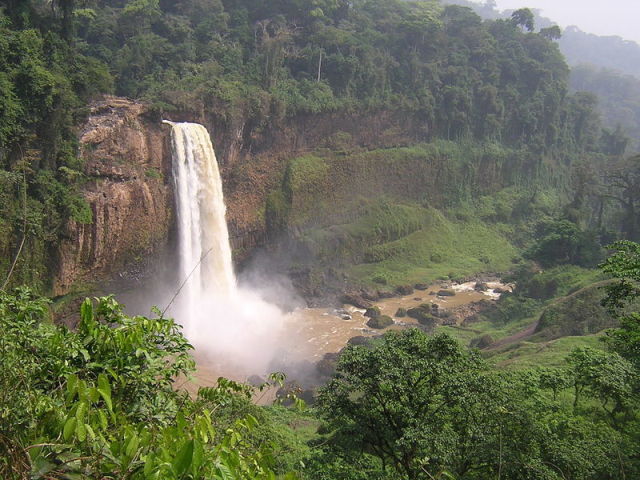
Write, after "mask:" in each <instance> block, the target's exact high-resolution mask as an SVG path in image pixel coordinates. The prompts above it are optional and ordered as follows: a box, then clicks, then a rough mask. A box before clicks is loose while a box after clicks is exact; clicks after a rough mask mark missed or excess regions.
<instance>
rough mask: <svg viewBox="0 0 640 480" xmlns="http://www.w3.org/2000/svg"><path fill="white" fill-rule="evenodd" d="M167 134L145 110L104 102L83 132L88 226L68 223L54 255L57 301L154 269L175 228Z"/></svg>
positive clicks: (133, 104) (109, 99) (116, 101)
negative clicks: (81, 286) (83, 288)
mask: <svg viewBox="0 0 640 480" xmlns="http://www.w3.org/2000/svg"><path fill="white" fill-rule="evenodd" d="M167 133H168V130H167V129H165V128H163V127H162V126H161V123H160V122H159V119H157V118H153V116H152V115H151V114H150V112H149V110H148V108H147V107H146V106H144V105H142V104H140V103H136V102H132V101H129V100H125V99H121V98H116V97H107V98H105V99H104V100H103V101H101V102H98V103H96V104H94V105H93V106H92V108H91V115H90V117H89V119H88V120H87V122H86V124H85V125H84V127H83V128H82V130H81V133H80V153H81V155H82V157H83V158H84V160H85V166H84V173H85V175H86V176H87V178H88V182H87V184H86V187H85V190H84V198H85V200H86V201H87V202H88V203H89V205H90V207H91V210H92V213H93V222H92V223H91V224H79V223H77V222H75V221H72V220H71V221H69V223H68V225H67V229H66V238H65V239H64V240H63V241H62V243H61V245H60V248H59V252H58V272H57V275H56V277H55V279H54V285H53V290H54V292H53V293H54V294H56V295H60V294H64V293H67V292H69V291H71V290H73V289H74V288H75V287H76V286H78V284H85V283H90V284H92V285H96V286H97V287H98V288H99V286H100V284H101V283H102V282H104V281H106V280H111V279H113V278H115V279H121V280H127V279H132V278H135V277H137V276H139V275H142V274H143V273H144V272H149V271H150V270H152V268H150V267H153V263H154V259H155V258H157V256H158V254H159V252H160V251H162V250H163V248H164V247H166V245H167V242H168V238H169V231H170V228H171V224H172V201H173V200H172V198H173V197H172V193H171V188H170V183H169V181H170V158H171V157H170V144H169V142H168V135H167Z"/></svg>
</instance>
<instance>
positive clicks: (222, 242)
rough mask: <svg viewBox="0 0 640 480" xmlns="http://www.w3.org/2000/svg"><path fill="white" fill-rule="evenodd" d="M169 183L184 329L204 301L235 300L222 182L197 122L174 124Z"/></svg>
mask: <svg viewBox="0 0 640 480" xmlns="http://www.w3.org/2000/svg"><path fill="white" fill-rule="evenodd" d="M164 123H167V124H169V125H171V127H172V131H171V140H172V148H173V165H172V171H173V181H174V187H175V188H174V194H175V202H176V216H177V224H178V257H179V264H180V269H179V278H180V282H183V281H185V280H186V283H185V284H184V286H183V289H182V292H181V294H180V295H181V297H182V298H181V299H180V303H181V304H182V306H183V308H182V310H186V312H184V313H185V315H186V316H187V317H188V318H187V319H185V323H186V325H185V328H186V329H187V330H188V327H189V325H188V323H189V319H190V318H193V317H194V315H197V314H198V312H196V309H197V308H198V307H197V303H198V301H199V300H200V299H201V298H203V297H210V296H215V297H217V298H225V297H226V298H228V297H232V296H234V295H235V292H236V278H235V275H234V273H233V262H232V257H231V246H230V244H229V232H228V229H227V222H226V219H225V211H226V207H225V204H224V198H223V193H222V179H221V177H220V171H219V169H218V162H217V160H216V155H215V152H214V150H213V145H212V144H211V138H210V137H209V132H208V131H207V129H206V128H205V127H203V126H202V125H199V124H196V123H173V122H169V121H166V120H165V121H164Z"/></svg>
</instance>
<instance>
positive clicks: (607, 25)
mask: <svg viewBox="0 0 640 480" xmlns="http://www.w3.org/2000/svg"><path fill="white" fill-rule="evenodd" d="M477 1H479V3H484V1H483V0H477ZM496 3H497V4H498V8H500V9H501V10H505V9H511V8H521V7H529V8H539V9H540V10H542V11H543V16H544V17H548V18H550V19H552V20H554V21H555V22H556V23H558V25H560V26H561V27H568V26H569V25H577V26H578V27H580V29H581V30H584V31H585V32H589V33H596V34H598V35H619V36H620V37H623V38H626V39H628V40H635V41H636V42H639V43H640V25H639V22H640V0H496Z"/></svg>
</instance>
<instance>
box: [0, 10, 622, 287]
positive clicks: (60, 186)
mask: <svg viewBox="0 0 640 480" xmlns="http://www.w3.org/2000/svg"><path fill="white" fill-rule="evenodd" d="M523 12H525V13H523ZM523 12H520V13H521V14H520V15H514V17H513V18H510V19H507V20H497V21H494V22H482V21H481V19H480V18H479V17H478V16H477V15H475V14H474V13H473V12H471V11H470V10H469V9H466V8H462V7H458V6H442V5H440V4H439V3H437V2H418V3H414V2H401V1H397V2H377V1H363V2H355V3H352V2H332V1H329V2H324V3H323V2H315V3H300V2H293V1H292V2H278V3H275V4H274V3H272V2H269V3H265V2H228V3H225V2H222V1H213V0H212V1H185V2H158V1H136V2H117V1H113V2H111V1H110V2H85V3H83V4H82V5H80V4H76V3H75V2H53V3H50V2H38V1H29V2H9V3H8V4H5V8H4V10H3V19H2V29H3V41H4V42H5V43H6V46H5V47H4V48H3V49H2V51H3V60H2V62H3V67H2V75H3V81H2V109H3V115H2V120H1V121H2V126H1V128H0V131H1V132H2V136H1V137H0V142H1V143H0V148H1V152H2V168H3V174H2V182H3V188H2V192H3V195H5V197H6V200H5V201H3V202H2V205H3V206H2V208H3V211H2V212H1V215H0V217H1V218H2V228H1V229H0V250H1V251H2V252H3V258H4V260H3V269H4V270H9V268H10V263H11V262H10V260H9V259H10V258H12V257H14V254H15V245H20V244H21V242H22V239H23V238H26V241H25V242H24V243H25V252H26V254H23V256H22V257H21V260H20V262H19V263H18V265H16V279H17V278H20V277H21V278H22V279H23V280H28V281H30V282H32V283H34V284H36V283H38V284H40V285H42V286H43V287H46V281H44V280H43V279H44V278H46V276H47V274H48V272H50V271H51V269H52V268H53V265H52V264H51V263H52V260H51V259H52V257H53V255H52V248H53V247H54V246H55V245H56V243H57V242H58V241H59V238H60V235H62V231H63V226H64V223H65V220H66V219H67V218H70V217H72V218H74V219H75V220H76V221H80V222H90V221H91V213H90V211H89V210H88V208H87V206H86V205H85V204H84V203H83V201H82V199H81V198H80V197H79V196H78V195H77V191H78V189H79V188H80V186H81V184H82V182H83V171H82V166H81V165H80V163H79V161H78V159H77V151H76V148H77V145H76V137H75V132H74V126H75V125H77V124H78V122H79V121H80V120H81V119H82V117H83V115H84V114H85V112H86V110H85V105H86V102H87V101H89V100H90V99H91V98H95V96H96V95H98V94H100V93H116V94H118V95H124V96H129V97H134V98H141V99H144V100H145V101H148V102H152V103H153V104H154V105H156V106H157V108H158V109H159V110H160V111H175V110H189V109H195V108H196V107H195V106H198V105H199V106H203V107H204V108H206V109H210V110H214V111H216V112H218V114H219V115H220V116H221V117H222V118H226V119H227V121H228V122H229V123H231V122H232V121H233V119H234V118H237V117H238V116H242V117H245V118H247V120H248V123H249V124H250V125H251V126H252V128H253V129H258V130H259V129H260V128H261V127H262V126H264V125H266V123H267V122H271V123H273V122H277V121H278V119H279V118H283V117H292V116H295V115H301V114H313V113H316V114H317V113H321V112H335V111H354V110H358V111H363V110H365V111H366V110H368V111H372V112H373V111H380V110H384V109H397V110H402V111H403V112H406V114H413V115H415V116H416V118H417V119H418V121H419V122H420V126H421V128H422V130H423V136H424V139H425V140H429V139H434V138H444V139H449V140H458V139H471V140H475V141H481V142H501V143H502V144H505V145H510V146H513V147H514V148H521V147H522V148H526V149H527V150H529V151H532V152H534V153H535V154H536V155H537V156H539V157H542V156H552V157H553V158H555V159H556V160H557V161H559V162H562V163H564V164H569V163H571V157H572V156H575V155H577V154H579V155H583V154H586V155H591V154H595V153H597V152H598V151H600V150H602V147H601V142H602V141H604V142H605V143H607V145H605V146H604V148H605V149H606V150H607V153H613V154H619V153H621V152H620V151H619V149H620V145H621V143H620V139H618V138H616V137H613V138H612V137H611V136H610V135H608V136H604V137H603V136H602V132H601V129H600V124H599V120H598V116H597V114H596V112H595V102H594V100H593V98H591V97H589V96H586V95H583V94H575V95H569V94H568V88H567V80H568V75H569V70H568V68H567V66H566V64H565V62H564V59H563V58H562V56H561V55H560V53H559V51H558V48H557V46H556V44H555V43H554V42H553V38H555V36H556V34H557V32H555V31H552V30H553V29H551V30H549V29H546V30H543V31H542V32H540V33H533V32H532V30H533V27H534V25H533V24H532V22H533V19H532V18H531V15H530V12H529V15H527V14H526V12H528V11H523ZM198 108H200V107H198ZM25 212H27V213H26V214H25ZM33 265H39V266H40V267H39V268H33Z"/></svg>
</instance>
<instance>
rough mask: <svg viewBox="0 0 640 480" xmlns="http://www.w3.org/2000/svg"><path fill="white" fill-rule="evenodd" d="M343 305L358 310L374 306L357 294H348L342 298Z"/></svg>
mask: <svg viewBox="0 0 640 480" xmlns="http://www.w3.org/2000/svg"><path fill="white" fill-rule="evenodd" d="M341 301H342V303H346V304H347V305H353V306H354V307H356V308H362V309H367V308H369V307H371V306H372V304H371V302H370V301H368V300H365V299H364V298H363V297H362V295H359V294H357V293H346V294H344V295H343V296H342V298H341Z"/></svg>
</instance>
